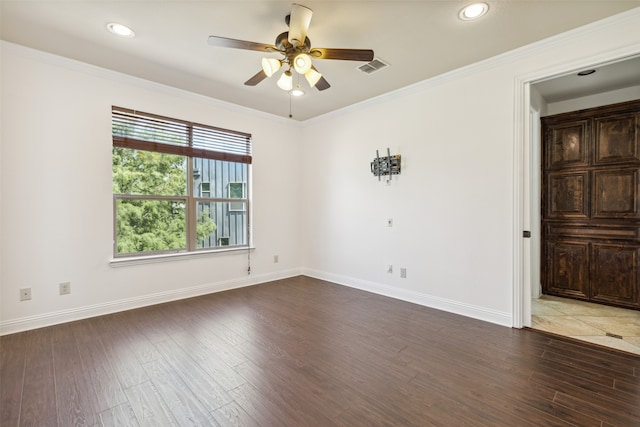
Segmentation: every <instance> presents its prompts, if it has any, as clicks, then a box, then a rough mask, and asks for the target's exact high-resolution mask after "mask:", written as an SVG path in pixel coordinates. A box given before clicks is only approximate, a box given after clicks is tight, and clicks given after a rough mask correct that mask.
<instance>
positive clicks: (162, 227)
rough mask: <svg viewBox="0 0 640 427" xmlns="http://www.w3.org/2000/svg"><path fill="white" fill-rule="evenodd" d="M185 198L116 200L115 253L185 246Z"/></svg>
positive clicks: (170, 249) (182, 247)
mask: <svg viewBox="0 0 640 427" xmlns="http://www.w3.org/2000/svg"><path fill="white" fill-rule="evenodd" d="M186 235H187V233H186V203H185V201H184V200H181V199H178V200H149V199H118V200H116V251H117V252H116V253H117V254H126V253H136V252H149V251H175V250H184V249H186V247H187V239H186Z"/></svg>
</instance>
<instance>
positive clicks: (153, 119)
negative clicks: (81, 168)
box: [111, 106, 252, 164]
mask: <svg viewBox="0 0 640 427" xmlns="http://www.w3.org/2000/svg"><path fill="white" fill-rule="evenodd" d="M111 120H112V126H111V128H112V136H113V145H114V146H116V147H124V148H133V149H138V150H147V151H158V152H162V153H167V154H179V155H183V156H190V157H200V158H204V159H212V160H224V161H231V162H238V163H247V164H250V163H251V160H252V157H251V134H248V133H243V132H237V131H233V130H228V129H221V128H217V127H214V126H208V125H202V124H198V123H193V122H188V121H184V120H178V119H172V118H169V117H163V116H158V115H155V114H150V113H143V112H140V111H135V110H130V109H127V108H121V107H115V106H114V107H112V109H111Z"/></svg>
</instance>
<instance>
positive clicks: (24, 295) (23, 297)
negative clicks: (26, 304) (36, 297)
mask: <svg viewBox="0 0 640 427" xmlns="http://www.w3.org/2000/svg"><path fill="white" fill-rule="evenodd" d="M30 299H31V288H22V289H20V301H29V300H30Z"/></svg>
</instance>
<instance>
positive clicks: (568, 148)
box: [545, 120, 590, 168]
mask: <svg viewBox="0 0 640 427" xmlns="http://www.w3.org/2000/svg"><path fill="white" fill-rule="evenodd" d="M589 132H590V126H589V121H588V120H576V121H569V122H568V123H560V124H558V125H555V126H549V127H548V128H547V136H546V139H547V141H549V150H547V156H545V158H546V164H547V167H548V168H555V167H570V166H585V165H586V164H587V163H588V155H589V152H588V146H587V144H586V141H587V139H588V135H589Z"/></svg>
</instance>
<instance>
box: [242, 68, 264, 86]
mask: <svg viewBox="0 0 640 427" xmlns="http://www.w3.org/2000/svg"><path fill="white" fill-rule="evenodd" d="M266 78H267V75H266V74H265V72H264V71H262V70H260V71H258V72H257V73H256V75H255V76H253V77H251V78H250V79H249V80H247V81H246V82H244V84H245V85H247V86H255V85H257V84H258V83H260V82H261V81H263V80H264V79H266Z"/></svg>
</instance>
